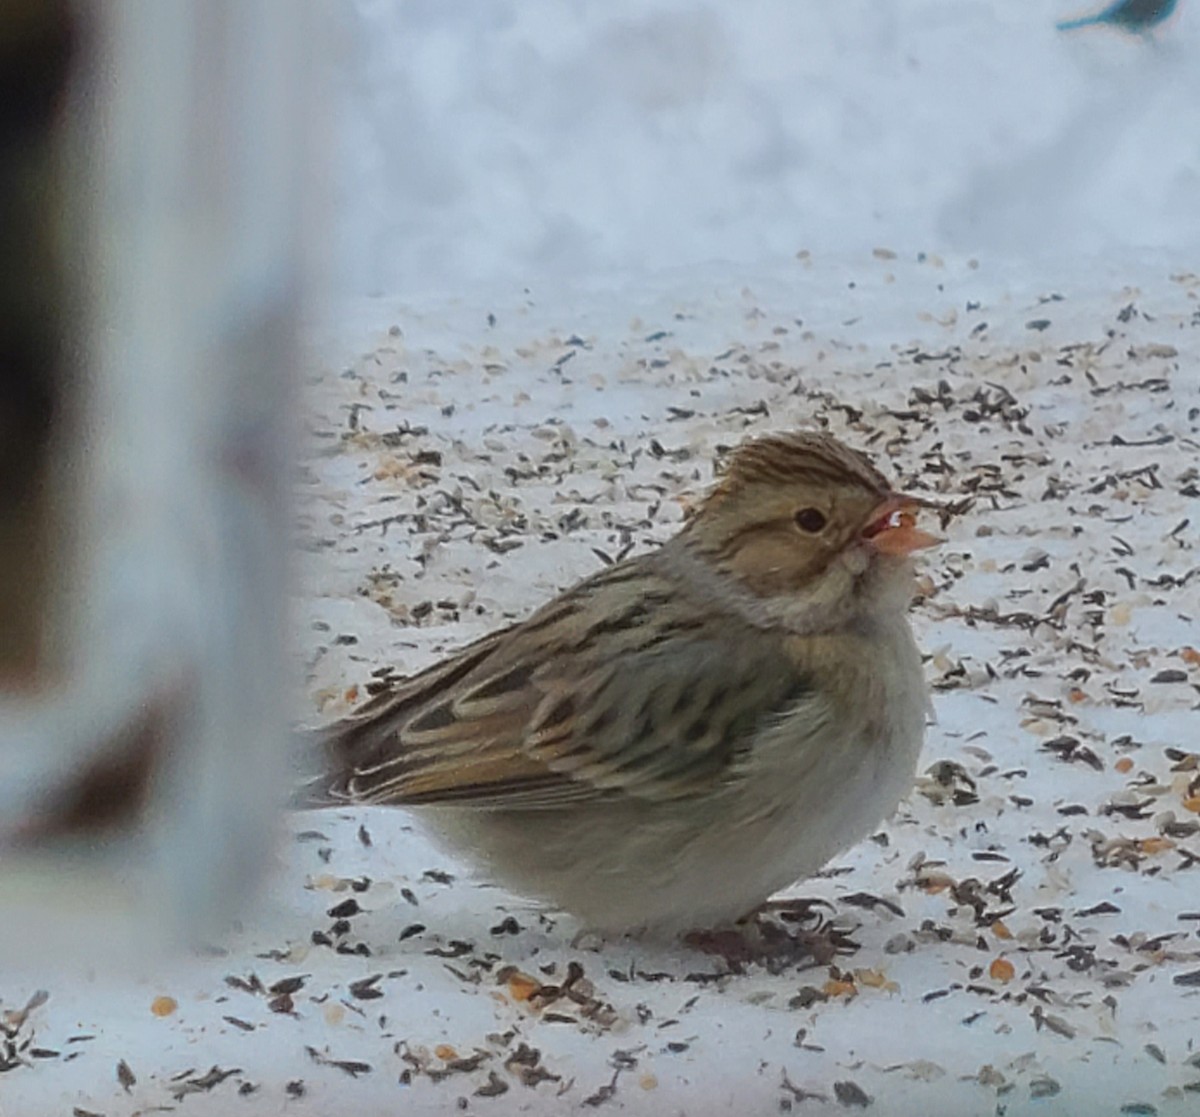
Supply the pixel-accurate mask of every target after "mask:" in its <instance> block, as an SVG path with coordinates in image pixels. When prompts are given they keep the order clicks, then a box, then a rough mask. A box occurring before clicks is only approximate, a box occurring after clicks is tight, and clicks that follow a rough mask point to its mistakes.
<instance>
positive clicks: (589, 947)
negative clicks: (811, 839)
mask: <svg viewBox="0 0 1200 1117" xmlns="http://www.w3.org/2000/svg"><path fill="white" fill-rule="evenodd" d="M881 7H883V6H882V5H875V4H870V3H867V2H861V3H860V2H851V0H846V2H844V3H840V4H838V5H809V4H791V5H785V4H783V3H761V4H750V5H744V6H740V7H738V8H737V9H736V10H735V9H734V8H733V6H729V7H728V8H721V9H718V8H715V7H686V8H685V7H680V6H677V5H667V4H661V3H660V4H644V3H643V4H637V5H635V4H633V3H628V2H627V3H620V4H608V5H598V4H595V5H580V6H570V7H568V6H564V5H551V4H537V3H532V2H530V3H516V2H514V3H508V4H501V3H496V4H478V5H461V6H453V5H444V4H437V3H413V4H407V5H396V4H393V3H383V2H372V0H360V2H359V3H358V4H357V5H356V6H355V11H356V15H355V18H354V20H353V21H352V22H353V23H354V26H353V27H352V29H351V34H350V35H349V36H348V42H349V45H348V48H347V50H348V57H347V63H346V66H345V73H344V76H343V79H342V80H343V81H344V83H345V84H346V86H347V87H352V88H349V89H348V92H349V95H350V101H349V104H348V107H347V109H346V113H347V119H346V128H345V131H344V133H343V135H342V142H343V144H344V146H345V151H344V154H343V158H342V159H341V160H340V161H339V166H340V168H341V170H342V172H343V178H342V179H341V184H340V190H341V198H342V207H343V208H342V213H343V218H342V225H341V236H342V240H341V242H340V243H341V244H342V247H343V251H342V256H341V262H340V264H339V267H340V274H341V276H342V280H341V286H342V287H343V288H344V290H345V291H346V292H347V294H348V295H349V294H350V293H353V292H357V295H356V296H355V297H353V298H349V297H348V298H347V299H346V300H344V306H343V305H341V304H339V308H338V312H337V314H336V315H335V316H334V318H333V320H332V321H327V322H326V323H324V325H323V327H322V333H323V337H322V342H321V345H320V347H319V349H320V353H321V356H319V357H314V359H313V361H312V364H311V367H310V368H308V369H307V370H306V381H307V383H306V409H307V415H308V420H307V427H308V435H307V442H306V447H305V465H304V469H303V472H302V475H301V479H300V480H301V484H300V486H299V488H300V502H299V513H300V520H301V533H302V535H303V537H304V539H305V550H304V552H303V555H302V563H301V565H302V570H301V575H302V577H301V592H300V601H299V606H298V612H299V614H300V617H299V619H300V630H301V633H302V638H301V639H300V640H299V641H298V644H299V648H298V658H300V659H301V660H303V662H304V665H305V668H306V678H307V688H306V695H305V698H304V699H303V701H302V706H303V709H304V711H305V712H306V713H308V712H313V716H316V713H315V712H316V711H319V712H320V715H321V716H325V717H332V716H334V715H335V714H336V713H337V712H339V711H340V710H341V709H344V708H346V706H348V705H349V704H352V703H353V702H354V701H356V700H361V698H362V697H363V695H364V694H365V692H366V688H367V686H368V684H369V683H371V682H372V680H373V678H378V676H377V675H376V672H378V671H379V670H380V669H381V668H391V669H393V670H394V671H396V672H401V673H403V672H408V671H410V670H413V669H416V668H418V667H420V666H422V665H423V664H425V663H427V662H429V661H430V660H431V659H433V658H434V657H435V656H437V655H438V654H440V653H442V652H444V651H446V650H448V649H450V648H453V647H456V646H458V645H460V644H461V643H463V642H464V641H466V640H468V639H470V638H471V637H473V636H475V635H477V634H479V633H481V632H483V631H486V630H487V629H488V628H490V627H492V626H494V625H496V624H499V623H501V622H502V621H504V620H505V619H506V618H508V617H512V616H519V615H522V614H524V613H525V612H527V611H528V610H530V609H531V608H532V607H534V606H535V605H536V604H538V603H540V602H541V601H543V600H545V599H546V598H547V597H549V596H550V595H551V594H553V593H554V592H555V591H556V590H557V589H559V588H561V587H563V586H565V585H567V584H569V583H570V582H571V581H573V580H575V579H576V578H578V577H581V576H583V575H585V574H587V573H589V572H591V571H592V570H594V569H596V568H597V566H598V565H599V564H600V562H602V561H603V558H602V557H601V555H600V554H598V552H602V553H603V555H604V556H609V557H611V556H614V555H616V554H618V553H620V552H622V551H623V550H624V549H625V548H627V547H630V546H632V547H634V548H641V547H645V546H649V545H652V544H653V542H654V541H655V540H658V539H662V538H664V537H666V536H667V535H669V534H670V533H671V532H672V531H674V530H675V529H676V526H677V523H678V521H679V518H680V516H681V507H680V501H681V500H686V499H688V498H690V497H691V496H693V495H695V494H697V493H698V492H700V491H702V489H703V488H704V486H705V485H707V484H708V483H709V482H710V481H711V478H712V460H713V456H714V454H715V453H716V452H717V450H718V448H719V447H722V446H729V445H732V444H735V443H736V442H737V441H738V440H740V439H741V438H742V437H745V436H746V435H748V434H753V433H756V432H760V431H766V430H773V429H780V428H791V427H797V426H819V427H826V428H828V429H830V430H832V431H833V432H834V433H836V434H838V435H839V436H840V437H842V438H844V439H845V440H846V441H847V442H849V443H851V444H853V445H856V446H858V447H860V448H862V449H864V450H866V451H867V452H869V453H870V454H872V456H873V457H874V458H875V459H876V460H877V462H878V463H879V464H880V465H881V467H882V468H884V469H885V471H887V472H889V473H891V474H893V475H895V476H896V477H898V478H899V479H901V480H902V481H903V483H904V484H905V485H906V486H908V487H911V488H914V489H918V490H927V491H930V492H933V493H938V494H944V495H946V496H953V497H964V496H969V497H972V498H973V500H974V504H973V507H972V508H971V510H970V512H969V513H968V514H967V515H965V516H963V517H961V518H960V519H958V520H955V521H953V522H951V523H950V524H949V525H948V526H947V529H946V534H947V536H948V542H947V543H946V545H945V546H943V547H942V548H940V549H939V550H938V551H937V552H934V553H931V554H930V556H929V558H928V560H927V563H926V568H925V569H926V574H927V576H928V581H927V582H926V583H925V585H924V593H923V597H922V599H921V600H920V601H919V602H918V604H917V606H916V608H915V613H914V617H915V623H916V626H917V630H918V636H919V639H920V642H921V644H922V646H923V647H924V649H925V650H926V652H927V653H928V656H929V659H928V665H927V668H928V676H929V680H930V684H931V687H932V692H933V700H934V707H935V710H936V714H937V722H936V724H934V725H932V726H931V727H930V730H929V733H928V737H927V742H926V749H925V755H924V756H923V758H922V762H921V777H920V779H919V781H918V784H917V787H916V788H915V789H914V791H913V794H912V795H911V796H910V797H909V799H908V800H907V801H906V803H905V804H904V805H903V806H902V807H901V809H900V811H899V812H898V813H897V815H896V817H895V818H894V819H892V820H891V821H889V822H888V823H887V824H885V825H883V826H881V827H880V830H879V833H878V834H877V835H876V836H875V837H874V838H873V839H869V840H868V841H866V842H864V843H862V844H861V845H860V846H859V847H857V848H856V849H854V850H851V851H849V852H848V853H846V854H845V855H843V856H841V857H839V858H837V859H836V860H835V862H834V863H833V865H831V866H830V867H829V868H828V869H827V870H826V871H825V872H824V873H823V874H822V875H821V876H820V877H818V878H817V879H815V880H812V881H808V882H802V883H800V884H798V885H797V886H796V887H795V888H794V889H792V890H791V891H790V893H789V895H793V896H795V897H800V898H810V899H812V900H813V901H814V902H813V903H812V904H811V905H810V906H809V907H808V909H807V915H806V917H805V920H804V921H803V922H802V923H800V924H798V925H797V926H798V927H799V929H800V930H801V931H802V932H804V933H805V935H806V936H807V940H808V941H809V942H810V944H811V945H812V947H813V950H812V952H811V953H808V954H804V955H796V956H793V955H791V954H788V953H783V954H781V955H780V957H779V958H778V959H776V960H775V961H774V963H773V964H771V965H762V964H758V963H752V964H747V965H738V964H736V963H730V962H728V961H726V960H723V959H720V958H716V957H712V956H708V955H704V954H700V953H697V952H695V951H691V950H685V949H682V948H668V947H663V946H661V945H654V944H646V943H640V942H637V941H615V942H607V943H601V942H597V941H593V940H590V939H588V938H586V937H585V938H583V939H581V940H579V941H575V940H576V934H577V931H578V928H577V927H576V926H575V925H574V924H573V922H572V921H571V920H570V919H569V918H567V917H565V916H562V915H560V914H558V913H553V912H540V911H538V910H537V909H535V908H533V907H532V906H531V905H529V904H528V903H525V902H523V901H521V900H519V899H517V898H514V897H510V896H507V895H505V894H503V893H502V892H500V891H498V890H497V889H495V888H493V887H490V886H489V885H488V883H487V882H486V881H477V880H474V879H473V878H472V877H471V876H470V872H469V869H468V868H467V867H465V866H462V865H459V864H456V863H453V862H451V861H450V860H449V859H448V858H447V857H446V856H445V855H443V854H441V853H439V852H438V851H436V850H435V849H434V848H433V847H431V846H430V845H429V844H428V843H427V842H426V841H425V840H424V839H423V837H422V836H421V834H420V832H419V829H418V826H419V823H418V822H417V820H415V819H414V818H412V817H410V816H407V815H405V814H403V813H401V812H398V811H392V812H389V811H382V810H372V811H350V812H344V813H341V812H326V813H308V814H305V815H302V816H299V817H296V818H293V819H290V820H288V822H287V826H286V834H285V836H284V838H283V839H282V840H281V842H280V846H279V851H278V857H277V860H278V872H277V874H276V876H275V878H274V879H273V880H272V881H271V882H270V883H269V884H268V885H267V886H265V887H264V890H263V896H262V903H261V906H260V908H259V910H258V911H256V912H255V913H254V914H253V915H252V916H251V917H248V918H247V920H246V921H245V922H244V924H243V925H241V926H240V927H239V928H238V929H237V930H236V931H235V932H234V933H232V934H231V936H230V937H229V939H228V940H227V941H225V942H223V943H221V944H219V945H217V946H216V947H214V949H213V951H211V952H209V953H206V954H204V955H202V956H199V957H196V958H194V959H191V960H189V961H188V962H186V963H185V964H181V965H169V966H168V965H166V964H165V963H164V964H162V965H159V964H157V963H154V964H147V965H146V967H145V968H144V972H142V973H139V974H138V975H136V977H133V978H129V977H126V978H124V979H120V978H115V977H105V976H103V975H102V974H99V973H91V974H83V975H80V974H77V973H76V974H67V973H53V972H51V973H37V972H32V971H31V972H21V973H16V972H13V971H11V970H8V971H6V972H5V975H4V984H3V987H2V988H0V1014H4V1015H0V1068H7V1069H3V1070H2V1071H0V1114H3V1115H4V1117H26V1115H29V1117H42V1115H43V1114H44V1115H47V1117H48V1115H50V1114H70V1113H72V1112H74V1113H84V1114H87V1113H100V1114H104V1115H106V1117H123V1115H126V1114H133V1113H144V1112H150V1111H155V1110H157V1108H158V1107H170V1108H175V1109H178V1111H179V1112H181V1113H184V1114H188V1113H191V1114H200V1115H204V1114H226V1113H245V1114H248V1115H251V1117H254V1115H258V1114H295V1115H307V1114H313V1115H318V1114H320V1115H340V1114H359V1113H375V1112H393V1111H394V1112H404V1113H412V1114H423V1113H429V1114H434V1113H438V1114H440V1113H446V1112H456V1111H465V1112H468V1113H494V1114H496V1115H497V1117H499V1115H503V1114H509V1113H517V1112H523V1113H548V1114H550V1113H554V1114H559V1113H577V1112H591V1111H592V1109H596V1110H597V1111H599V1112H604V1111H605V1110H611V1111H614V1112H624V1113H629V1114H655V1115H657V1114H687V1115H689V1117H706V1115H709V1114H725V1113H773V1112H787V1111H791V1112H795V1113H803V1114H817V1115H820V1114H825V1113H830V1114H832V1113H843V1112H848V1111H849V1112H853V1111H856V1110H858V1109H865V1110H866V1111H867V1112H874V1113H883V1114H896V1115H901V1117H906V1115H910V1114H911V1115H918V1114H920V1115H926V1114H928V1115H946V1117H973V1115H976V1114H978V1115H979V1117H984V1115H987V1117H991V1115H993V1114H1000V1113H1005V1114H1008V1115H1014V1117H1015V1115H1018V1114H1046V1113H1053V1114H1068V1115H1070V1114H1080V1115H1084V1114H1086V1115H1089V1117H1090V1115H1092V1114H1114V1115H1116V1114H1162V1115H1172V1114H1181V1115H1182V1114H1189V1113H1193V1112H1195V1111H1196V1107H1197V1106H1198V1105H1200V1046H1198V1041H1200V1031H1198V1027H1200V1024H1198V1021H1200V899H1198V898H1197V895H1198V894H1197V892H1196V888H1195V886H1194V884H1193V877H1194V875H1195V873H1196V871H1197V864H1198V862H1200V781H1198V777H1200V744H1198V743H1197V742H1198V740H1200V735H1198V733H1197V727H1198V725H1200V714H1198V713H1197V694H1198V690H1200V652H1198V651H1197V648H1198V647H1200V636H1198V635H1197V626H1196V617H1197V615H1200V558H1198V557H1197V555H1198V548H1197V539H1198V536H1197V524H1200V514H1198V512H1200V503H1198V502H1200V472H1198V469H1197V463H1198V462H1200V456H1198V452H1200V372H1198V369H1200V274H1197V269H1195V268H1194V265H1193V264H1192V263H1191V262H1190V260H1189V255H1188V253H1189V251H1190V250H1191V248H1192V247H1193V246H1194V245H1195V243H1196V240H1197V234H1198V233H1200V207H1197V206H1196V204H1195V198H1196V197H1197V196H1200V195H1198V194H1197V189H1196V187H1197V168H1198V167H1200V157H1198V155H1200V153H1198V152H1197V149H1196V139H1195V137H1196V135H1200V129H1198V128H1197V123H1198V122H1197V116H1198V115H1200V110H1197V109H1196V108H1195V107H1194V106H1195V105H1197V104H1200V99H1197V98H1196V97H1195V95H1194V94H1195V92H1196V90H1195V86H1196V84H1197V83H1198V82H1200V78H1197V77H1196V76H1194V72H1195V67H1194V65H1193V64H1192V63H1191V61H1190V59H1191V57H1192V55H1191V50H1192V47H1191V44H1192V43H1194V42H1195V37H1196V30H1195V28H1196V19H1195V16H1194V13H1193V12H1192V11H1191V10H1190V9H1189V7H1188V6H1187V4H1186V3H1185V4H1184V5H1182V11H1181V13H1180V15H1179V16H1177V17H1176V19H1175V21H1174V22H1173V24H1172V25H1170V26H1169V27H1168V28H1166V29H1165V30H1164V31H1163V32H1162V33H1161V34H1160V36H1159V41H1158V42H1157V43H1143V42H1128V41H1125V40H1122V39H1119V38H1118V37H1116V36H1113V35H1110V34H1108V33H1105V32H1097V33H1096V34H1091V35H1088V36H1087V37H1085V36H1083V35H1079V36H1076V37H1074V38H1070V39H1068V38H1064V37H1062V36H1056V35H1054V34H1053V33H1052V31H1051V24H1052V21H1053V18H1055V17H1056V16H1059V15H1063V14H1067V12H1068V9H1067V8H1066V7H1065V6H1061V5H1055V6H1051V5H1048V4H1047V5H1040V4H1039V5H1034V4H1024V5H1015V4H1010V5H999V4H993V3H984V2H982V0H981V2H979V3H971V4H968V3H956V4H945V3H941V4H939V3H933V2H929V0H905V2H899V0H898V2H897V3H895V4H891V5H887V11H886V12H884V13H880V12H879V11H878V9H879V8H881ZM439 291H440V292H442V293H438V292H439ZM364 293H367V294H370V293H375V297H370V298H365V297H362V296H363V294H364ZM38 990H44V991H45V992H46V993H47V994H48V996H45V997H42V996H39V995H37V993H38ZM25 1006H29V1007H28V1011H24V1007H25Z"/></svg>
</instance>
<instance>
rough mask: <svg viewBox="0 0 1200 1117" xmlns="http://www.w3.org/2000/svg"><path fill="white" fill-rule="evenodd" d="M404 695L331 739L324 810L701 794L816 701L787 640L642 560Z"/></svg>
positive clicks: (604, 576)
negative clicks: (689, 592)
mask: <svg viewBox="0 0 1200 1117" xmlns="http://www.w3.org/2000/svg"><path fill="white" fill-rule="evenodd" d="M643 563H644V565H643V566H642V567H641V568H640V569H639V570H638V571H637V574H638V577H637V580H636V585H637V586H638V587H639V588H640V589H641V590H642V592H641V593H639V594H636V595H634V596H633V597H632V599H631V594H630V582H631V581H633V579H632V578H631V576H630V574H629V571H628V568H627V565H626V566H623V567H621V568H612V569H611V571H606V572H601V573H600V574H599V575H597V576H596V577H595V578H592V579H589V580H588V581H586V582H583V583H581V584H580V585H579V586H577V587H575V589H574V590H572V591H569V592H568V593H567V594H565V595H564V596H563V597H561V598H559V599H556V600H555V601H554V602H552V603H550V604H549V605H547V606H546V608H545V609H543V610H542V611H541V612H540V613H535V614H534V615H533V616H532V617H531V618H530V619H529V620H528V621H526V622H524V623H522V624H518V625H514V626H512V627H510V628H508V629H505V630H502V631H500V632H497V633H493V634H492V635H490V636H487V637H485V638H484V639H482V640H480V641H477V642H476V643H474V644H471V645H469V646H468V647H467V648H465V649H463V650H462V651H461V652H459V653H458V654H457V655H455V656H453V657H451V658H450V659H449V660H446V661H444V662H443V663H441V664H438V665H436V666H434V667H432V668H430V669H429V670H427V671H425V672H422V673H421V674H419V675H416V676H414V677H413V678H411V679H408V680H404V681H402V682H400V683H399V684H398V685H397V686H396V688H395V689H394V690H392V691H390V692H388V693H386V694H383V695H379V696H377V697H376V698H374V699H372V700H371V701H369V702H367V703H366V704H365V705H364V706H363V707H361V708H360V709H359V710H358V711H355V712H354V713H353V714H351V715H350V716H349V717H348V718H347V719H345V720H344V721H343V722H341V723H339V724H337V725H335V726H333V727H332V728H331V729H330V730H329V731H328V733H327V736H326V745H327V748H328V750H329V753H330V754H331V755H332V757H333V758H334V765H335V768H336V769H337V774H336V776H335V782H334V784H333V785H332V787H330V788H329V789H328V799H331V800H333V801H341V802H344V801H346V800H350V801H354V802H361V803H389V804H396V805H413V806H415V805H420V804H445V805H451V804H460V805H464V806H472V807H479V808H500V807H506V808H550V807H561V806H564V805H566V804H569V803H574V802H581V801H586V800H594V799H598V798H602V797H605V796H613V795H628V796H635V797H638V798H642V799H648V800H670V799H679V798H684V797H688V796H693V795H699V794H703V793H705V792H708V791H711V790H712V789H713V788H714V787H716V786H719V785H720V784H721V783H722V782H723V781H728V780H731V779H736V778H737V773H738V769H739V764H740V761H741V759H742V756H743V754H744V752H745V750H746V748H747V746H748V743H749V742H750V741H751V740H752V739H753V736H754V734H755V733H756V732H757V731H758V730H759V729H760V728H761V727H762V726H763V725H764V723H766V722H768V721H769V720H771V719H774V718H778V717H780V716H782V715H783V714H785V713H786V712H788V710H790V709H792V708H794V707H795V706H796V705H797V704H798V703H801V702H805V701H809V700H811V697H812V688H811V687H810V685H809V683H808V681H807V680H806V679H804V678H803V677H802V676H800V675H799V674H798V672H797V671H796V669H795V668H794V667H793V666H792V663H791V660H790V659H789V657H788V656H787V655H786V654H785V652H784V648H783V646H782V642H781V640H779V639H778V638H776V637H773V636H772V635H771V634H769V633H766V632H763V631H762V630H761V629H751V628H750V627H749V626H744V627H740V626H739V625H737V624H736V623H731V621H730V618H728V617H725V616H721V617H714V618H711V619H707V620H706V619H704V618H698V617H697V612H696V609H695V606H694V605H692V606H690V607H686V606H684V605H683V604H682V603H680V602H679V600H678V598H677V596H675V595H673V594H672V593H671V592H670V587H669V586H668V585H667V584H666V583H665V581H664V580H663V579H662V578H661V577H659V576H658V575H657V574H656V572H655V569H654V567H653V566H652V564H651V563H652V559H651V558H648V559H646V560H643Z"/></svg>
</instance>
